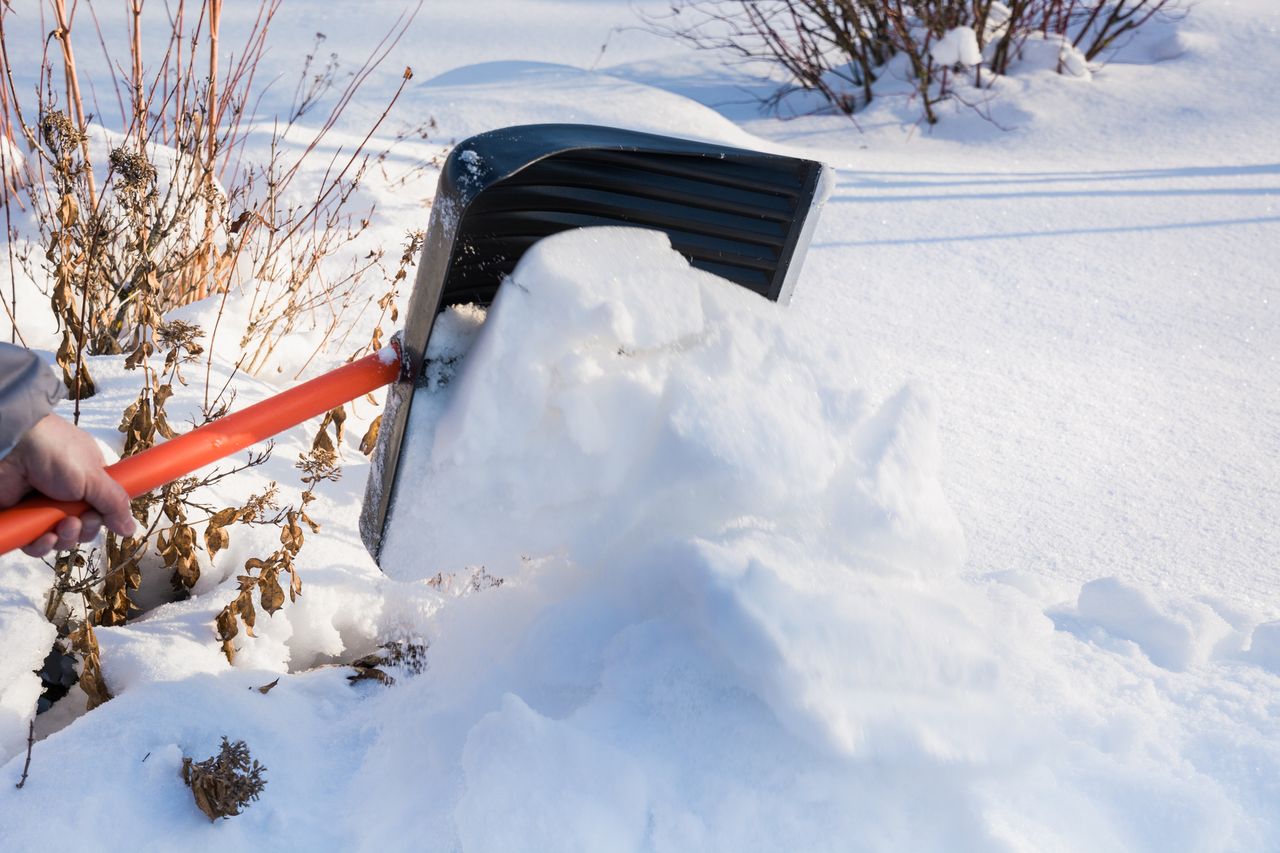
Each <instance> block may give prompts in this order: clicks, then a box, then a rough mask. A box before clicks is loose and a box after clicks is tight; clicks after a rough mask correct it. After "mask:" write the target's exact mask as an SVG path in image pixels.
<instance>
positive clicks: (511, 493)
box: [382, 228, 964, 578]
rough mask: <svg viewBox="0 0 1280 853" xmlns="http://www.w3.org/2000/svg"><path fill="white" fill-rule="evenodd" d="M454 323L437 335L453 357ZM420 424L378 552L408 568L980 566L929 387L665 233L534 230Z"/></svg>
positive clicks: (919, 573) (946, 569) (404, 573)
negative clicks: (826, 335)
mask: <svg viewBox="0 0 1280 853" xmlns="http://www.w3.org/2000/svg"><path fill="white" fill-rule="evenodd" d="M456 325H457V324H456V323H454V324H449V323H446V324H445V326H444V330H443V334H440V333H438V337H437V339H436V343H435V352H437V353H446V354H447V356H448V357H449V358H451V359H452V358H456V357H457V355H458V354H459V347H458V346H457V344H456V342H455V336H456V335H457V334H458V332H457V331H455V326H456ZM430 356H431V354H429V357H430ZM409 436H410V439H409V441H407V442H406V449H405V451H403V453H402V461H401V465H402V466H403V467H402V469H401V471H402V474H401V477H402V478H403V477H408V478H409V479H408V482H412V483H413V484H414V485H413V486H412V487H411V488H407V489H402V491H401V497H400V502H399V503H398V504H397V505H396V506H395V507H394V509H393V512H392V522H391V523H390V525H389V531H388V541H387V544H386V546H385V547H386V550H385V551H384V558H383V561H382V562H383V564H384V566H385V567H386V570H387V571H388V572H389V573H390V574H392V575H394V576H396V577H400V578H422V577H430V576H432V575H434V574H435V573H436V572H439V571H456V570H457V569H459V568H461V567H463V566H465V565H469V564H477V563H479V564H484V565H486V566H488V567H489V568H490V570H491V571H492V570H498V569H502V570H505V569H507V568H509V567H512V566H514V565H516V561H517V560H518V559H519V558H520V557H521V556H525V557H530V556H532V557H541V556H544V555H547V554H552V553H559V552H562V551H563V552H564V553H566V554H567V555H568V556H569V557H570V558H572V559H574V560H578V561H584V562H588V563H593V564H606V563H608V562H611V561H613V560H615V559H617V557H618V556H619V555H623V554H634V553H636V549H637V548H651V547H654V546H656V545H658V544H660V543H659V541H658V540H659V539H665V540H667V541H670V542H690V541H695V540H698V539H700V538H702V537H735V538H741V537H744V536H746V535H748V534H752V533H760V534H763V535H768V536H771V537H785V538H789V539H793V540H802V541H811V542H815V543H823V545H824V548H823V553H824V554H826V555H832V556H839V557H840V558H842V559H848V558H849V557H850V556H851V555H856V556H857V562H858V563H859V564H860V570H862V571H866V572H874V573H880V574H896V575H901V576H904V577H918V578H923V577H939V576H945V575H948V574H951V573H952V572H954V571H955V569H956V568H957V567H958V565H959V564H960V562H961V560H962V559H963V553H964V546H963V537H962V534H961V532H960V529H959V526H958V524H957V522H956V520H955V518H954V516H953V515H952V514H951V512H950V509H949V508H948V507H947V504H946V501H945V499H944V498H943V496H942V494H941V491H940V489H939V487H938V484H937V480H936V478H935V476H934V474H935V471H936V467H937V465H938V463H939V451H938V447H937V442H936V439H935V437H934V432H933V415H932V413H931V410H930V406H929V403H928V400H927V398H924V397H922V396H921V395H920V394H919V393H917V392H916V391H913V390H912V389H910V388H905V389H903V390H902V391H901V392H900V393H898V394H897V395H895V396H894V397H892V398H891V399H890V400H888V401H885V402H883V403H881V404H879V405H876V404H874V403H873V402H872V401H870V400H868V399H866V396H865V395H864V394H863V392H862V391H861V390H860V388H859V385H858V378H857V371H856V368H855V367H854V366H853V365H851V364H849V363H848V361H846V360H844V359H841V358H838V357H835V358H833V357H832V354H831V353H830V352H826V351H825V348H824V347H822V346H821V345H820V344H817V343H816V342H814V341H812V340H810V339H809V338H808V337H807V336H806V335H805V334H804V333H802V332H800V331H799V330H796V329H794V328H793V327H791V326H790V325H788V324H787V323H786V313H785V310H784V309H782V308H780V307H779V306H777V305H774V304H773V303H770V302H769V301H767V300H765V299H762V298H761V297H759V296H757V295H756V294H754V293H751V292H750V291H747V290H746V289H744V288H740V287H736V286H733V285H731V284H730V283H728V282H726V281H725V280H723V279H720V278H717V277H715V276H712V275H710V274H708V273H704V272H701V271H698V270H696V269H693V268H692V267H690V266H689V264H688V262H687V261H685V259H684V258H683V257H681V256H680V255H678V254H677V253H675V252H674V251H671V249H670V248H669V245H668V243H667V239H666V237H665V236H664V235H662V234H660V233H658V232H653V231H643V230H633V229H617V228H610V229H591V230H585V231H574V232H570V233H566V234H564V235H560V236H557V237H553V238H550V239H548V240H545V241H543V242H542V243H540V244H538V245H537V246H536V247H535V248H534V249H532V250H531V251H530V252H529V253H528V254H527V255H526V256H525V258H524V259H523V260H522V261H521V263H520V265H519V267H518V268H517V269H516V271H515V273H514V274H513V276H512V277H511V280H510V281H509V282H508V283H507V284H506V285H505V286H504V287H503V288H502V290H501V292H500V293H499V295H498V297H497V299H496V300H495V302H494V305H493V307H492V310H491V311H490V312H489V314H488V318H487V320H485V322H484V325H483V329H482V331H481V332H480V334H479V336H478V340H477V341H476V343H475V345H474V346H473V347H472V348H471V350H470V352H469V353H467V355H466V356H465V359H464V361H463V363H462V368H461V371H460V373H459V374H458V375H457V377H456V378H454V379H452V381H451V382H449V383H448V384H447V385H446V386H445V387H443V388H441V387H440V384H439V383H433V384H432V385H431V386H429V387H428V388H426V389H424V390H423V391H421V392H420V393H419V394H418V397H417V399H415V402H414V409H413V415H412V423H411V426H410V431H409ZM464 529H465V530H471V531H474V535H471V536H458V535H457V532H458V531H459V530H464ZM424 545H425V546H426V547H424Z"/></svg>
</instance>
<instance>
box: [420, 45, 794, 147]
mask: <svg viewBox="0 0 1280 853" xmlns="http://www.w3.org/2000/svg"><path fill="white" fill-rule="evenodd" d="M409 97H411V98H412V99H413V102H414V104H415V105H416V106H417V107H418V108H419V109H420V110H421V111H422V112H423V114H430V115H433V116H435V117H436V119H437V120H439V121H440V123H441V124H443V125H446V126H448V127H449V128H451V129H453V132H454V133H456V134H457V138H459V139H461V138H463V137H466V136H471V135H473V134H477V133H483V132H484V131H487V130H492V129H493V128H495V127H507V126H512V125H518V124H543V123H554V122H566V123H570V124H596V125H604V126H606V127H623V128H628V129H630V130H640V131H647V132H649V133H666V134H674V135H676V136H682V137H686V138H690V139H702V140H706V141H709V142H718V143H721V144H726V145H738V146H742V147H745V148H753V149H756V150H762V151H767V150H772V149H775V148H778V147H779V146H777V145H775V144H773V143H771V142H769V141H767V140H763V139H760V138H759V137H756V136H753V135H752V134H750V133H747V132H746V131H744V130H743V129H742V128H740V127H738V126H737V125H736V124H734V123H733V122H732V121H730V120H729V119H727V118H725V117H724V116H722V115H720V114H719V113H717V112H716V111H715V110H714V109H712V108H711V107H708V106H704V105H703V104H700V103H698V102H697V101H695V100H693V99H691V98H687V97H685V96H684V95H679V94H676V93H675V92H670V91H666V90H664V89H660V88H657V87H655V86H650V85H648V84H646V83H641V82H635V81H632V80H626V79H623V78H621V77H614V76H612V75H610V74H605V73H601V72H598V71H591V70H588V69H584V68H575V67H573V66H571V65H560V64H556V63H549V62H522V61H499V62H483V63H478V64H476V65H468V66H464V67H462V68H456V69H454V70H452V71H448V72H445V73H444V74H441V75H439V76H438V77H435V78H433V79H431V80H428V81H427V82H425V83H423V84H422V85H421V86H419V87H417V88H416V89H415V90H414V91H413V92H412V93H411V94H410V95H409Z"/></svg>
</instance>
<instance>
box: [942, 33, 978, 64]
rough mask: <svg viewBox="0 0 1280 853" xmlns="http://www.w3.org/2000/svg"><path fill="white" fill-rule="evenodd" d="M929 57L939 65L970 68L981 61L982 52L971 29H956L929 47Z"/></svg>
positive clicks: (944, 34)
mask: <svg viewBox="0 0 1280 853" xmlns="http://www.w3.org/2000/svg"><path fill="white" fill-rule="evenodd" d="M929 55H930V56H932V57H933V61H934V62H936V63H938V64H939V65H946V66H953V65H963V66H964V67H966V68H970V67H972V66H974V65H977V64H978V63H979V62H981V61H982V50H981V49H980V48H979V47H978V34H977V33H975V32H974V31H973V27H956V28H955V29H953V30H947V31H946V32H945V33H943V35H942V38H940V39H938V40H937V41H935V42H934V43H933V44H932V45H930V47H929Z"/></svg>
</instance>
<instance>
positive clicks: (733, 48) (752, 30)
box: [646, 0, 1177, 124]
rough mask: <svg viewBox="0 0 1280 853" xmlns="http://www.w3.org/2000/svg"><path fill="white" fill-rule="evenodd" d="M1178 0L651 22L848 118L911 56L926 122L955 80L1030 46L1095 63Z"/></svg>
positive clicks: (844, 5) (979, 0) (879, 0)
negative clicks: (768, 72) (753, 65)
mask: <svg viewBox="0 0 1280 853" xmlns="http://www.w3.org/2000/svg"><path fill="white" fill-rule="evenodd" d="M1176 2H1177V0H1008V2H1007V3H1005V2H1000V0H672V5H671V10H670V12H669V13H667V14H664V15H660V16H655V15H648V16H646V20H647V21H648V23H649V24H650V25H651V26H652V27H654V28H655V29H657V30H658V31H660V32H663V33H666V34H668V35H672V36H675V37H677V38H680V39H682V40H685V41H688V42H690V43H692V44H693V45H695V46H696V47H699V48H706V49H715V50H723V51H727V52H728V53H730V54H732V55H734V56H737V57H739V58H741V59H743V60H746V61H756V60H764V61H766V62H769V63H772V64H775V65H778V66H780V67H782V68H783V69H784V70H785V71H786V72H787V74H788V75H789V76H790V77H791V80H792V84H791V86H790V87H789V88H788V89H784V90H782V91H781V92H779V93H778V94H776V95H775V96H774V98H773V102H774V103H775V104H776V103H777V101H778V100H779V99H780V98H781V97H782V96H784V95H785V94H786V93H787V92H788V91H790V90H794V89H796V88H798V89H803V90H806V91H813V92H817V93H819V94H820V95H821V96H822V97H823V98H824V99H825V100H826V102H827V103H828V104H829V105H830V106H831V107H833V108H834V109H837V110H839V111H840V112H843V113H846V114H853V113H854V112H855V111H856V110H858V109H860V108H862V107H864V106H866V105H867V104H868V103H870V102H871V101H872V100H873V99H874V97H875V90H874V88H873V85H874V83H875V82H876V80H877V79H878V78H879V77H880V75H881V74H882V73H884V71H885V67H886V65H887V64H888V62H889V61H890V60H891V59H893V58H894V57H897V56H902V57H904V60H905V64H906V66H907V67H908V68H909V73H910V78H911V82H912V85H913V86H914V88H915V92H916V95H917V96H918V98H919V100H920V104H921V110H922V114H923V117H924V119H925V120H926V121H928V122H929V123H930V124H932V123H934V122H936V121H937V113H936V111H935V109H934V107H935V105H936V104H937V103H938V102H939V101H941V100H943V99H945V98H947V97H950V96H951V95H953V94H954V87H953V82H954V79H955V76H956V75H958V74H962V75H965V76H966V77H967V76H969V75H972V79H973V82H974V84H975V85H978V86H981V85H982V69H983V68H986V69H988V71H989V72H991V73H994V74H1004V73H1006V72H1007V71H1008V69H1009V65H1010V63H1011V62H1012V61H1013V60H1015V59H1016V58H1017V56H1018V53H1019V50H1020V49H1021V47H1022V45H1023V43H1024V42H1026V41H1027V39H1029V38H1033V37H1038V38H1044V39H1051V40H1054V41H1056V42H1057V43H1059V44H1060V46H1061V51H1060V53H1059V70H1060V71H1064V70H1074V69H1072V68H1070V67H1069V66H1071V65H1073V64H1074V63H1076V62H1078V61H1079V59H1077V57H1079V58H1080V59H1083V61H1084V62H1092V61H1094V60H1096V59H1098V58H1099V57H1100V56H1103V55H1104V54H1105V52H1106V51H1107V50H1108V49H1110V48H1112V47H1114V46H1115V45H1116V43H1117V40H1118V39H1120V38H1121V37H1123V36H1125V35H1126V34H1129V33H1132V32H1133V31H1134V30H1136V29H1137V28H1139V27H1141V26H1142V25H1143V24H1146V23H1147V22H1148V21H1150V20H1152V19H1153V18H1154V17H1156V16H1157V15H1159V14H1161V13H1167V12H1172V11H1174V9H1175V7H1176Z"/></svg>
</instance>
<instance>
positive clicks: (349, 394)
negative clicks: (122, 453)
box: [0, 348, 400, 554]
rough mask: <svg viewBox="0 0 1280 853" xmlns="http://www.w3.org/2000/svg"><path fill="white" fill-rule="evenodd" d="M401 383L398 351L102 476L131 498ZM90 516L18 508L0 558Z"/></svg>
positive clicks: (56, 508)
mask: <svg viewBox="0 0 1280 853" xmlns="http://www.w3.org/2000/svg"><path fill="white" fill-rule="evenodd" d="M399 376H400V353H399V350H398V349H392V348H387V349H384V350H382V351H381V352H376V353H374V354H373V355H369V356H365V357H364V358H362V359H360V360H359V361H356V362H352V363H351V364H347V365H344V366H342V367H340V368H338V369H337V370H334V371H332V372H330V373H326V374H324V375H323V376H317V377H316V378H315V379H312V380H310V381H308V382H304V383H302V384H301V385H299V386H297V387H296V388H290V389H289V390H288V391H285V392H283V393H280V394H277V395H276V396H274V397H270V398H268V399H266V400H263V401H262V402H260V403H255V404H254V405H252V406H250V407H249V408H247V409H244V410H242V411H239V412H235V413H233V414H230V415H227V416H226V417H222V418H219V419H218V420H216V421H212V422H211V423H207V424H205V425H204V426H202V427H198V428H196V429H193V430H192V431H191V432H188V433H186V434H184V435H180V436H178V437H176V438H172V439H170V440H169V441H166V442H164V443H163V444H157V445H156V446H155V447H152V448H149V449H147V450H144V451H142V452H141V453H137V454H134V455H133V456H130V457H129V458H128V459H122V460H120V461H119V462H117V463H116V464H114V465H109V466H108V467H107V473H108V474H110V475H111V479H113V480H115V481H116V482H117V483H119V484H120V485H121V486H124V490H125V491H126V492H128V493H129V497H131V498H136V497H138V496H139V495H144V494H146V493H147V492H149V491H151V490H152V489H155V488H158V487H160V486H163V485H164V484H165V483H168V482H171V481H173V480H176V479H177V478H179V477H181V476H183V475H185V474H190V473H191V472H192V471H195V470H197V469H198V468H202V467H204V466H205V465H208V464H209V463H211V462H216V461H218V460H219V459H222V458H224V457H226V456H230V455H231V454H232V453H235V452H236V451H238V450H243V449H244V448H246V447H248V446H249V445H251V444H255V443H256V442H259V441H262V440H264V439H267V438H270V437H271V436H273V435H276V434H277V433H281V432H283V431H285V430H286V429H288V428H289V427H293V426H297V425H298V424H300V423H302V422H303V421H305V420H307V419H308V418H314V417H315V416H317V415H320V414H323V413H325V412H327V411H329V410H330V409H332V408H335V407H337V406H340V405H342V404H343V403H347V402H350V401H351V400H354V399H356V398H357V397H360V396H361V395H363V394H368V393H369V392H370V391H374V390H376V389H378V388H381V387H382V386H383V385H388V384H390V383H392V382H394V381H395V380H396V379H397V378H398V377H399ZM88 509H89V505H88V504H87V503H85V502H84V501H55V500H51V499H49V498H43V497H36V498H27V499H25V500H23V501H22V502H20V503H18V504H16V505H15V506H13V507H10V508H9V509H6V510H4V511H3V512H0V554H7V553H8V552H10V551H12V550H13V549H15V548H21V547H23V546H26V545H30V544H31V543H32V542H34V541H35V540H37V539H39V538H40V537H41V536H43V535H44V534H46V533H48V532H49V531H50V530H52V529H53V528H54V527H56V526H57V524H58V522H60V521H62V519H64V518H67V517H69V516H72V515H82V514H83V513H84V512H85V511H86V510H88Z"/></svg>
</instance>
